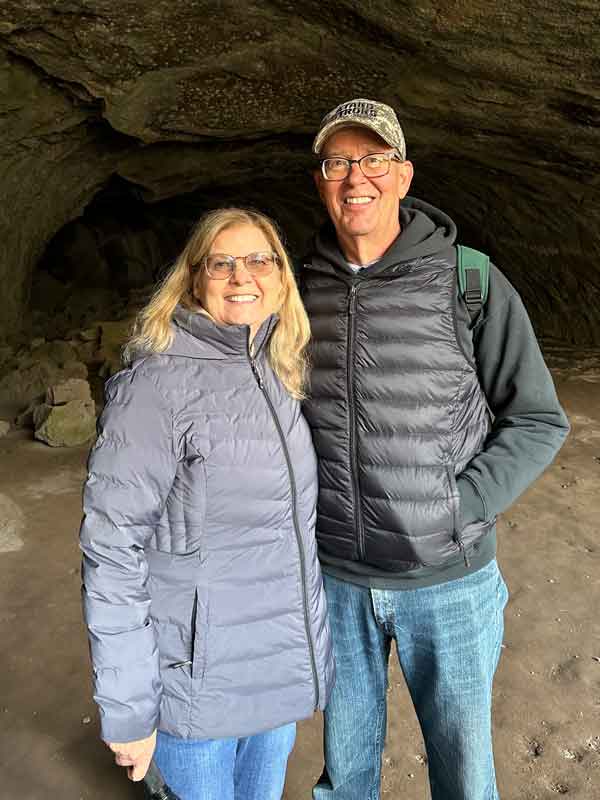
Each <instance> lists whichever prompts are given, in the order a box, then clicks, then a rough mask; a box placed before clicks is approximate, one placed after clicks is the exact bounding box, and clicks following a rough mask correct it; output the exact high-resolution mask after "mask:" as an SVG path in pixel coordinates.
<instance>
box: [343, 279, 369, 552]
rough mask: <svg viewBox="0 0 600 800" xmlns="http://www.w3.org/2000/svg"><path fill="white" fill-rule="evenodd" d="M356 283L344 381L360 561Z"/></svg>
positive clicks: (350, 300)
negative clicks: (345, 385)
mask: <svg viewBox="0 0 600 800" xmlns="http://www.w3.org/2000/svg"><path fill="white" fill-rule="evenodd" d="M358 287H359V284H358V283H354V284H353V285H352V286H351V287H350V291H349V293H348V346H347V348H346V352H347V354H348V355H347V362H346V381H347V387H348V410H349V417H350V419H349V422H350V426H349V427H350V431H349V434H350V436H349V444H350V460H351V469H350V473H351V477H352V491H353V494H354V519H355V522H356V537H357V540H358V557H359V559H360V560H361V561H364V560H365V529H364V525H363V518H362V507H361V502H360V485H359V480H358V453H357V448H356V439H357V437H356V408H355V402H354V381H353V380H352V378H353V373H354V343H355V338H356V316H355V313H356V295H357V294H358Z"/></svg>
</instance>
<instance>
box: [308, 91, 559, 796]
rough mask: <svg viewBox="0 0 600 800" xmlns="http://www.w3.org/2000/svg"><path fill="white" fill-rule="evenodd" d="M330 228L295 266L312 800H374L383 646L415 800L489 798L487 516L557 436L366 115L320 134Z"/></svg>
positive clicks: (519, 342) (526, 337)
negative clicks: (411, 720)
mask: <svg viewBox="0 0 600 800" xmlns="http://www.w3.org/2000/svg"><path fill="white" fill-rule="evenodd" d="M313 149H314V153H315V154H316V155H317V156H318V158H319V160H320V163H319V168H318V169H317V171H316V172H315V180H316V185H317V188H318V191H319V194H320V196H321V199H322V201H323V203H324V204H325V206H326V208H327V212H328V214H329V217H330V222H329V223H328V224H326V225H325V226H324V228H323V229H322V230H321V231H320V232H319V233H318V235H317V236H316V238H315V242H314V251H313V253H312V255H311V257H310V259H308V260H307V261H308V263H306V264H305V265H304V267H303V270H302V275H301V279H302V285H303V293H304V299H305V303H306V307H307V309H308V312H309V315H310V317H311V324H312V331H313V337H314V347H313V352H312V362H313V370H312V385H311V393H310V394H311V396H310V399H309V401H308V402H307V403H306V406H305V410H306V415H307V418H308V420H309V422H310V424H311V426H312V430H313V438H314V442H315V446H316V448H317V452H318V455H319V461H320V498H319V516H318V525H317V532H318V542H319V551H320V557H321V561H322V566H323V571H324V573H325V588H326V591H327V599H328V605H329V615H330V621H331V627H332V633H333V640H334V649H335V655H336V663H337V682H336V687H335V689H334V692H333V697H332V700H331V701H330V705H329V707H328V709H327V711H326V714H325V769H324V772H323V775H322V776H321V779H320V780H319V782H318V784H317V785H316V786H315V788H314V792H313V797H314V798H315V800H329V799H331V800H374V798H379V784H380V771H381V754H382V750H383V746H384V739H385V727H386V688H387V666H388V657H389V652H390V645H391V642H392V640H393V641H394V642H395V646H396V649H397V653H398V658H399V660H400V664H401V667H402V671H403V673H404V676H405V678H406V682H407V684H408V688H409V691H410V694H411V697H412V700H413V703H414V706H415V710H416V713H417V716H418V718H419V722H420V725H421V729H422V731H423V737H424V740H425V745H426V748H427V756H428V765H429V781H430V786H431V795H432V800H497V798H498V791H497V788H496V779H495V773H494V762H493V755H492V739H491V700H492V680H493V676H494V672H495V669H496V666H497V662H498V658H499V654H500V647H501V641H502V632H503V620H502V615H503V609H504V606H505V604H506V600H507V591H506V586H505V584H504V581H503V579H502V576H501V575H500V573H499V571H498V567H497V564H496V560H495V552H496V538H495V518H496V515H497V514H498V513H500V512H502V511H504V510H505V509H506V508H507V507H508V506H509V505H510V504H511V503H512V502H513V501H514V500H515V498H516V497H518V495H520V494H521V492H523V490H524V489H526V487H527V486H528V485H529V484H530V483H531V482H532V481H533V480H534V479H535V478H537V477H538V476H539V475H540V473H541V472H542V471H543V470H544V468H545V467H547V466H548V464H549V463H550V462H551V461H552V459H553V457H554V456H555V454H556V452H557V451H558V449H559V447H560V446H561V444H562V442H563V440H564V439H565V437H566V435H567V432H568V423H567V420H566V418H565V415H564V413H563V411H562V409H561V407H560V405H559V403H558V400H557V398H556V394H555V391H554V386H553V384H552V379H551V377H550V375H549V373H548V370H547V369H546V366H545V364H544V361H543V358H542V356H541V354H540V350H539V347H538V344H537V342H536V338H535V335H534V333H533V330H532V327H531V323H530V321H529V319H528V316H527V313H526V311H525V309H524V307H523V304H522V303H521V300H520V299H519V296H518V295H517V293H516V292H515V290H514V289H513V287H512V286H511V285H510V284H509V282H508V281H507V280H506V278H505V277H503V275H502V274H501V273H500V272H499V271H498V270H497V269H496V268H495V267H493V266H492V267H491V274H490V279H489V294H488V298H487V301H486V302H485V305H484V306H483V308H482V310H481V311H480V313H479V315H478V316H477V318H476V319H475V320H474V321H472V320H471V316H470V313H469V308H468V307H467V305H466V303H465V300H464V299H463V297H462V295H461V293H460V291H459V289H458V288H457V286H458V284H457V270H456V258H457V252H456V247H455V242H456V227H455V225H454V223H453V222H452V220H451V219H450V218H449V217H448V216H447V215H446V214H444V213H443V212H442V211H439V210H438V209H436V208H433V207H432V206H429V205H427V204H426V203H423V202H420V201H418V200H414V199H408V198H407V199H406V200H405V201H404V202H403V203H402V205H401V201H402V200H403V199H404V198H406V195H407V192H408V190H409V187H410V183H411V179H412V175H413V166H412V164H411V163H410V161H407V159H406V151H405V141H404V135H403V133H402V129H401V127H400V124H399V122H398V119H397V117H396V114H395V113H394V111H393V110H392V109H391V108H390V107H389V106H386V105H384V104H383V103H378V102H374V101H370V100H364V99H358V100H352V101H350V102H347V103H343V104H342V105H340V106H338V107H337V108H335V109H334V110H333V111H332V112H330V113H329V114H328V115H327V116H326V117H325V118H324V119H323V121H322V123H321V127H320V129H319V131H318V133H317V136H316V138H315V140H314V145H313Z"/></svg>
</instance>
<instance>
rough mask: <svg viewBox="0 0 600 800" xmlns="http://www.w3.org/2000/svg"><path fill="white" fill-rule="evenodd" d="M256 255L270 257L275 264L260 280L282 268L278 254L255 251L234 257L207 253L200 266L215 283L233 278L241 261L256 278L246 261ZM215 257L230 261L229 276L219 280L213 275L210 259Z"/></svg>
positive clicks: (226, 254)
mask: <svg viewBox="0 0 600 800" xmlns="http://www.w3.org/2000/svg"><path fill="white" fill-rule="evenodd" d="M256 255H262V256H270V257H271V258H272V260H273V264H272V266H271V269H270V270H269V272H264V273H262V275H259V276H258V277H259V278H266V277H267V276H269V275H272V274H273V270H274V268H275V267H277V268H278V269H280V268H281V258H280V257H279V256H278V255H277V253H276V252H275V251H274V250H255V251H254V252H253V253H248V254H247V255H245V256H232V255H230V254H229V253H207V254H206V255H205V256H203V257H202V259H201V260H200V266H201V267H203V268H204V270H205V271H206V274H207V275H208V277H209V278H210V279H211V280H213V281H228V280H229V279H230V278H231V276H232V275H233V274H234V272H235V268H236V267H237V262H238V261H240V260H241V261H243V262H244V269H245V270H246V271H247V273H248V275H252V277H253V278H254V277H255V273H253V272H252V271H251V270H249V269H248V264H247V263H246V259H247V258H250V256H256ZM213 256H223V257H224V258H227V259H229V261H228V263H229V274H228V275H225V276H223V277H222V278H219V277H217V276H216V275H211V273H210V270H209V268H208V259H209V258H212V257H213ZM196 268H197V267H196Z"/></svg>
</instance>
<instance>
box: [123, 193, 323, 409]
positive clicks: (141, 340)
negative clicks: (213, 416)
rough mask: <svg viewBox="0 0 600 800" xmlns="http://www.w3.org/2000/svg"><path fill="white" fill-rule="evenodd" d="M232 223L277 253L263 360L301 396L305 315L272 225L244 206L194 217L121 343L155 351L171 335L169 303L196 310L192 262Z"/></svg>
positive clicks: (129, 349)
mask: <svg viewBox="0 0 600 800" xmlns="http://www.w3.org/2000/svg"><path fill="white" fill-rule="evenodd" d="M237 225H252V226H253V227H255V228H258V229H259V230H260V231H261V232H262V233H263V234H264V236H265V238H266V239H267V241H268V242H269V244H270V245H271V247H272V248H273V252H274V253H276V254H277V256H278V257H279V268H280V269H281V305H280V306H279V308H278V309H276V310H277V313H278V314H279V322H278V324H277V326H276V327H275V330H274V332H273V335H272V336H271V339H270V342H269V361H270V363H271V366H272V367H273V370H274V372H275V374H276V375H277V377H278V378H279V380H280V381H281V382H282V383H283V385H284V386H285V388H286V389H287V390H288V392H289V393H290V394H291V395H292V397H296V398H298V399H303V398H304V397H305V393H304V388H305V385H306V380H307V372H308V359H307V356H306V346H307V344H308V341H309V339H310V325H309V322H308V317H307V315H306V311H305V310H304V306H303V305H302V300H301V299H300V293H299V292H298V287H297V285H296V281H295V279H294V273H293V271H292V267H291V263H290V259H289V256H288V254H287V253H286V251H285V248H284V246H283V243H282V241H281V237H280V235H279V233H278V230H277V228H276V226H275V223H274V222H273V221H272V220H270V219H269V218H268V217H267V216H265V215H264V214H261V213H260V212H258V211H254V210H250V209H243V208H221V209H218V210H216V211H210V212H209V213H208V214H205V215H204V216H203V217H202V218H201V219H200V220H199V221H198V223H197V224H196V226H195V227H194V230H193V231H192V234H191V236H190V238H189V239H188V241H187V244H186V245H185V247H184V248H183V251H182V252H181V254H180V255H179V257H178V258H177V259H176V261H175V263H174V264H173V266H172V267H171V269H170V270H169V272H168V273H167V275H166V276H165V278H164V279H163V281H162V282H161V284H160V285H159V286H158V288H157V290H156V291H155V293H154V294H153V296H152V298H151V300H150V302H149V303H148V304H147V305H146V306H145V308H143V309H142V310H141V311H140V312H139V314H138V315H137V318H136V323H135V327H134V332H133V335H132V337H131V339H130V340H129V342H128V343H127V345H126V347H125V356H126V357H128V356H130V355H131V354H132V353H134V352H135V351H139V350H142V351H145V352H153V353H160V352H164V351H165V350H167V349H168V347H169V346H170V345H171V343H172V342H173V337H174V331H173V327H172V324H171V320H172V318H173V312H174V311H175V307H176V306H177V305H178V304H179V303H181V304H182V305H184V306H185V307H186V308H189V309H192V310H198V309H199V308H200V304H199V302H198V301H197V300H196V298H195V297H194V295H193V284H194V276H195V273H196V272H197V271H198V268H199V267H198V265H199V264H200V263H201V262H202V259H203V258H204V256H205V255H207V254H208V253H209V252H210V248H211V247H212V244H213V242H214V240H215V239H216V238H217V236H218V235H219V234H220V233H221V231H223V230H225V229H226V228H231V227H234V226H237Z"/></svg>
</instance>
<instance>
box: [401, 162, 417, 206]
mask: <svg viewBox="0 0 600 800" xmlns="http://www.w3.org/2000/svg"><path fill="white" fill-rule="evenodd" d="M398 170H399V173H400V174H399V180H398V195H399V197H400V200H403V199H404V198H405V197H406V195H407V194H408V190H409V189H410V184H411V182H412V179H413V175H414V173H415V168H414V167H413V164H412V161H403V162H402V163H401V164H398Z"/></svg>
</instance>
